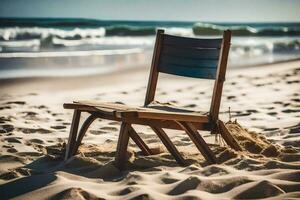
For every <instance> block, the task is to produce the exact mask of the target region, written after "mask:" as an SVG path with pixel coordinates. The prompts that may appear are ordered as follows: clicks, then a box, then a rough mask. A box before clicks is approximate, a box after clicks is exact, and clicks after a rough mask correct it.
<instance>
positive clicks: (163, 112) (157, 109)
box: [64, 101, 209, 122]
mask: <svg viewBox="0 0 300 200" xmlns="http://www.w3.org/2000/svg"><path fill="white" fill-rule="evenodd" d="M64 108H69V109H79V110H82V111H92V112H100V113H104V114H106V115H111V116H114V117H116V118H137V119H161V120H175V121H189V122H209V117H208V113H204V112H196V111H192V110H188V109H182V108H178V107H176V106H173V105H171V104H169V103H165V104H162V103H159V102H153V103H151V104H149V105H148V106H146V107H134V106H128V105H124V104H121V103H114V102H99V101H75V102H74V103H71V104H64Z"/></svg>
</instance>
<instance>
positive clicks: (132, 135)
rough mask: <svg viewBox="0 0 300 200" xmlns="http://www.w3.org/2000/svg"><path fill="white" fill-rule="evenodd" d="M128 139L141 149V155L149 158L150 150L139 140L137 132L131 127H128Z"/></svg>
mask: <svg viewBox="0 0 300 200" xmlns="http://www.w3.org/2000/svg"><path fill="white" fill-rule="evenodd" d="M129 137H130V138H131V139H132V140H133V141H134V143H135V144H136V145H137V146H138V147H139V148H140V149H141V151H142V153H143V155H145V156H149V155H151V154H152V153H151V149H150V148H149V147H148V146H147V144H146V143H145V142H144V141H143V140H142V138H140V136H139V135H138V134H137V132H136V131H135V130H134V129H133V127H132V126H131V125H129Z"/></svg>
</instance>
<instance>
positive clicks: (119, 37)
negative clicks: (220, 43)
mask: <svg viewBox="0 0 300 200" xmlns="http://www.w3.org/2000/svg"><path fill="white" fill-rule="evenodd" d="M299 10H300V1H295V0H285V1H280V0H272V1H270V0H253V1H250V0H249V1H246V0H244V1H238V0H227V1H221V0H186V1H180V0H173V1H167V0H161V1H158V0H153V1H147V0H129V1H125V0H115V1H108V0H90V1H80V0H72V1H71V0H60V1H54V0H43V1H38V0H27V1H23V0H2V1H1V2H0V79H10V78H18V77H37V76H38V77H43V76H83V75H89V74H95V73H109V72H112V71H116V70H120V69H127V68H134V67H145V66H149V65H150V63H151V57H152V50H153V46H154V39H155V32H156V30H157V29H160V28H162V29H165V30H166V33H169V34H174V35H181V36H187V37H219V36H220V35H221V34H222V31H223V30H225V29H231V30H232V31H233V38H232V46H231V52H230V58H229V67H232V68H234V67H249V66H254V65H260V64H265V63H274V62H280V61H286V60H292V59H297V58H299V57H300V12H299Z"/></svg>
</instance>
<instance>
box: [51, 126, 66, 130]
mask: <svg viewBox="0 0 300 200" xmlns="http://www.w3.org/2000/svg"><path fill="white" fill-rule="evenodd" d="M50 128H53V129H57V130H60V129H65V128H66V126H61V125H57V126H50Z"/></svg>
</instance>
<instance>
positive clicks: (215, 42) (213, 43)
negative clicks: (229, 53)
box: [163, 34, 222, 49]
mask: <svg viewBox="0 0 300 200" xmlns="http://www.w3.org/2000/svg"><path fill="white" fill-rule="evenodd" d="M221 43H222V38H207V39H203V38H187V37H181V36H174V35H168V34H164V37H163V44H165V45H174V46H182V47H184V46H187V47H202V48H218V49H219V48H221Z"/></svg>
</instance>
